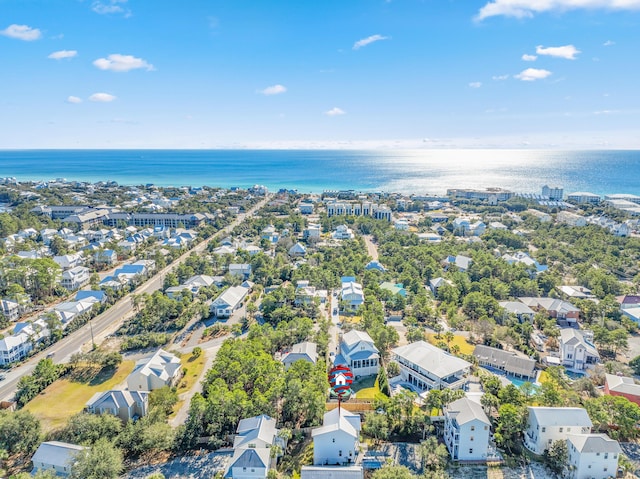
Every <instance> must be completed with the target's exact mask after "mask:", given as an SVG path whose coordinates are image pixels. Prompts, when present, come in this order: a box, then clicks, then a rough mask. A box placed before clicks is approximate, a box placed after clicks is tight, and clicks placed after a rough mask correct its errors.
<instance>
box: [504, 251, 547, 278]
mask: <svg viewBox="0 0 640 479" xmlns="http://www.w3.org/2000/svg"><path fill="white" fill-rule="evenodd" d="M502 259H503V260H505V261H506V262H507V263H508V264H514V263H520V264H524V265H525V266H526V267H527V268H532V269H535V273H536V274H540V273H544V272H545V271H546V270H547V269H548V268H549V267H548V266H547V265H544V264H540V263H538V261H537V260H535V259H533V258H532V257H531V256H529V254H528V253H525V252H524V251H518V252H516V253H514V254H504V255H502Z"/></svg>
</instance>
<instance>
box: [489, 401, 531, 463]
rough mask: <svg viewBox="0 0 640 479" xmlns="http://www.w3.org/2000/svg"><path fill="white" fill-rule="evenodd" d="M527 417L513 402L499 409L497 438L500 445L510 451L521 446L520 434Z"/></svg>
mask: <svg viewBox="0 0 640 479" xmlns="http://www.w3.org/2000/svg"><path fill="white" fill-rule="evenodd" d="M524 425H525V418H524V414H523V412H522V411H521V410H520V409H518V408H517V407H516V406H514V405H513V404H503V405H502V406H500V409H498V423H497V427H496V433H495V436H494V437H495V440H496V443H497V444H498V446H500V447H503V448H505V449H507V450H508V451H510V452H513V451H516V450H518V449H519V446H520V442H519V439H520V434H521V432H522V431H523V430H524Z"/></svg>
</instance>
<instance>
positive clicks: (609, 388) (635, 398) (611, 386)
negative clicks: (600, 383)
mask: <svg viewBox="0 0 640 479" xmlns="http://www.w3.org/2000/svg"><path fill="white" fill-rule="evenodd" d="M604 393H605V394H609V395H610V396H623V397H625V398H627V399H628V400H629V401H631V402H633V403H636V404H637V405H638V406H640V384H638V383H636V382H635V380H634V379H633V378H629V377H626V376H618V375H616V374H605V381H604Z"/></svg>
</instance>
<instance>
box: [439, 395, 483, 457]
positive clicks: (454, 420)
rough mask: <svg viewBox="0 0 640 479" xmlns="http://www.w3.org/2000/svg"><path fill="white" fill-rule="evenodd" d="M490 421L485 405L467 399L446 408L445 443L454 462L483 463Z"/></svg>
mask: <svg viewBox="0 0 640 479" xmlns="http://www.w3.org/2000/svg"><path fill="white" fill-rule="evenodd" d="M490 427H491V421H489V418H488V417H487V415H486V414H485V412H484V410H483V409H482V406H481V405H480V404H479V403H477V402H476V401H472V400H471V399H469V398H467V397H463V398H461V399H458V400H457V401H453V402H452V403H450V404H448V405H447V406H445V408H444V443H445V444H446V446H447V449H448V450H449V454H450V455H451V459H452V460H454V461H484V460H486V459H487V455H488V454H487V453H488V450H489V435H490Z"/></svg>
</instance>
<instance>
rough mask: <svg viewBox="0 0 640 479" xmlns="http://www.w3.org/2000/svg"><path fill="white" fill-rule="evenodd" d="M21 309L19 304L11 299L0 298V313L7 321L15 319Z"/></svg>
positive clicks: (20, 312)
mask: <svg viewBox="0 0 640 479" xmlns="http://www.w3.org/2000/svg"><path fill="white" fill-rule="evenodd" d="M22 312H23V310H22V307H21V306H20V304H19V303H18V302H16V301H13V300H11V299H2V300H0V314H2V315H3V316H4V317H5V318H7V319H8V320H9V321H17V320H18V318H19V317H20V315H21V314H22Z"/></svg>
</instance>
